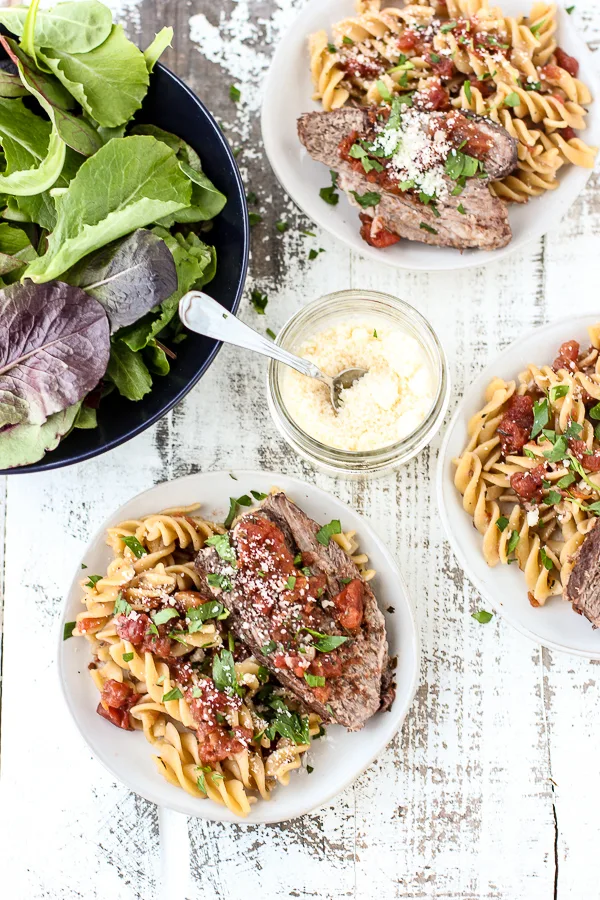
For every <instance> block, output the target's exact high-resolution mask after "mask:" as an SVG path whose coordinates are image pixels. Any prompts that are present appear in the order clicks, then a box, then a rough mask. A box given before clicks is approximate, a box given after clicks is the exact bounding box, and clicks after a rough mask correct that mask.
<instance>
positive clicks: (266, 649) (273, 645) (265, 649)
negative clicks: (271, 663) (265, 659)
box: [260, 641, 277, 656]
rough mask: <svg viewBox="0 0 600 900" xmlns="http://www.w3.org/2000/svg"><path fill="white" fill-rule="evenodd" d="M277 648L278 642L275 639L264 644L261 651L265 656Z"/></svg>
mask: <svg viewBox="0 0 600 900" xmlns="http://www.w3.org/2000/svg"><path fill="white" fill-rule="evenodd" d="M276 648H277V644H276V643H275V641H268V642H267V643H266V644H263V645H262V647H261V648H260V652H261V653H262V654H263V656H268V655H269V653H272V652H273V650H275V649H276Z"/></svg>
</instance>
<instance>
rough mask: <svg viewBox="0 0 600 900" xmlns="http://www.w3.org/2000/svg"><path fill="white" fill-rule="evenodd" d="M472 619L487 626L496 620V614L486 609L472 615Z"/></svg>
mask: <svg viewBox="0 0 600 900" xmlns="http://www.w3.org/2000/svg"><path fill="white" fill-rule="evenodd" d="M471 618H472V619H475V621H476V622H479V624H480V625H487V623H488V622H491V621H492V619H493V618H494V614H493V613H491V612H488V611H487V610H486V609H480V610H478V611H477V612H474V613H471Z"/></svg>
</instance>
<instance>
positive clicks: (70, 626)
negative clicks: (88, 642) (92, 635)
mask: <svg viewBox="0 0 600 900" xmlns="http://www.w3.org/2000/svg"><path fill="white" fill-rule="evenodd" d="M76 626H77V622H65V624H64V628H63V641H66V640H67V639H68V638H70V637H73V631H74V630H75V628H76Z"/></svg>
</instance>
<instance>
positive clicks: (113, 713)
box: [96, 678, 137, 731]
mask: <svg viewBox="0 0 600 900" xmlns="http://www.w3.org/2000/svg"><path fill="white" fill-rule="evenodd" d="M136 702H137V694H136V693H135V691H134V690H133V688H132V686H131V685H130V684H126V683H125V682H121V681H116V680H115V679H114V678H109V679H108V681H106V682H105V684H104V687H103V688H102V694H101V697H100V703H99V704H98V707H97V709H96V712H97V713H98V715H99V716H102V718H103V719H108V721H109V722H112V724H113V725H116V726H117V728H123V729H124V730H125V731H132V730H133V729H132V726H131V723H130V721H129V710H130V708H131V707H132V706H135V704H136Z"/></svg>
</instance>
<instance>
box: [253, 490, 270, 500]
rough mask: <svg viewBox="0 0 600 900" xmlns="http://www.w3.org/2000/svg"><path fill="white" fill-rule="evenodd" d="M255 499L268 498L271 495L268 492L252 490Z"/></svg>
mask: <svg viewBox="0 0 600 900" xmlns="http://www.w3.org/2000/svg"><path fill="white" fill-rule="evenodd" d="M250 493H251V494H252V496H253V497H254V499H255V500H266V499H267V497H268V496H269V495H268V494H263V492H262V491H250Z"/></svg>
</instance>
